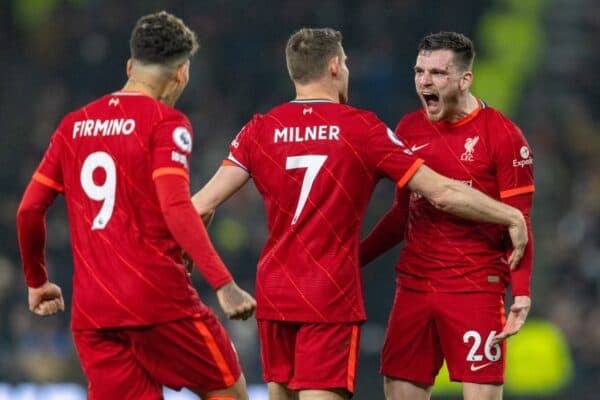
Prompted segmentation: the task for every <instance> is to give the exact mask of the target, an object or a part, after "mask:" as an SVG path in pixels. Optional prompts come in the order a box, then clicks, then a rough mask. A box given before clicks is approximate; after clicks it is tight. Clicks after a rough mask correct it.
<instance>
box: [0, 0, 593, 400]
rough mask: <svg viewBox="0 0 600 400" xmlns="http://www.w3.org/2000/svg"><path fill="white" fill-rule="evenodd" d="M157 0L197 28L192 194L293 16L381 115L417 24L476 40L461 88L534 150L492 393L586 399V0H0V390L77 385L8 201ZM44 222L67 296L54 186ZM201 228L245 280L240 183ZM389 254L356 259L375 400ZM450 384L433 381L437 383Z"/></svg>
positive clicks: (396, 113) (253, 232) (12, 392)
mask: <svg viewBox="0 0 600 400" xmlns="http://www.w3.org/2000/svg"><path fill="white" fill-rule="evenodd" d="M159 9H167V10H168V11H170V12H173V13H175V14H176V15H178V16H180V17H183V19H184V20H185V21H186V23H188V25H190V26H191V27H192V28H193V29H194V30H195V31H196V32H197V33H198V36H199V39H200V42H201V50H200V52H199V54H198V55H197V56H196V57H195V59H194V60H193V62H192V78H191V83H190V86H189V88H188V89H187V92H186V93H185V94H184V96H183V98H182V99H181V100H180V102H179V104H178V108H180V109H181V110H183V111H184V112H186V113H187V114H188V115H189V116H190V118H191V120H192V123H193V125H194V128H195V135H196V143H197V144H196V146H195V153H194V154H195V155H194V160H193V166H192V177H193V180H192V190H197V189H199V188H200V187H201V185H202V184H203V183H204V182H206V181H207V179H208V178H209V177H210V176H211V175H212V173H213V172H214V171H215V169H216V168H217V167H218V165H219V163H220V161H221V159H222V158H223V157H224V156H225V155H226V153H227V144H228V143H229V141H230V140H231V139H232V138H233V136H234V135H235V134H236V133H237V131H238V130H239V129H240V127H241V126H242V125H243V124H244V123H245V122H246V121H247V120H248V119H249V118H250V117H251V116H252V114H253V113H255V112H264V111H266V110H268V109H269V108H270V107H271V106H273V105H276V104H278V103H280V102H283V101H286V100H288V99H290V98H291V97H292V96H293V88H292V85H291V83H290V82H289V80H288V77H287V73H286V69H285V59H284V53H283V50H284V46H285V41H286V40H287V37H288V36H289V35H290V34H291V32H292V31H294V30H295V29H297V28H300V27H302V26H332V27H335V28H337V29H340V30H341V31H342V32H343V34H344V46H345V48H346V51H347V53H348V56H349V59H348V65H349V67H350V70H351V76H350V81H351V83H350V85H351V88H350V101H351V104H352V105H355V106H358V107H362V108H367V109H372V110H374V111H376V112H377V113H378V114H379V116H380V117H381V118H382V119H383V120H384V121H386V122H387V123H388V124H389V125H390V126H391V127H392V128H393V127H394V126H395V124H396V122H397V121H398V119H399V118H400V117H401V116H402V115H403V114H404V113H406V112H409V111H411V110H413V109H415V108H416V107H418V106H419V104H418V101H417V98H416V96H415V94H414V88H413V82H412V79H413V76H412V66H413V65H414V60H415V56H416V46H417V43H418V41H419V40H420V38H421V37H422V36H424V35H425V34H427V33H430V32H436V31H439V30H456V31H461V32H464V33H466V34H467V35H469V36H471V37H472V38H473V39H474V40H475V45H476V48H477V51H478V57H477V59H476V62H475V64H476V66H475V82H476V84H475V88H474V93H475V94H476V95H477V96H479V97H481V98H483V99H484V100H487V102H488V103H489V104H491V105H492V106H494V107H496V108H499V109H500V110H502V111H504V112H505V113H506V114H507V115H509V116H510V117H511V118H512V119H513V120H515V121H516V122H517V123H518V124H519V125H520V126H521V128H522V129H523V131H524V133H525V136H526V137H527V139H528V140H529V142H530V144H531V146H532V147H533V149H534V152H535V160H536V167H535V171H536V180H537V182H536V186H537V190H536V197H535V205H534V210H533V225H534V230H535V236H536V257H535V271H534V278H533V310H532V312H531V314H530V317H529V321H528V324H527V326H526V328H525V329H524V331H523V332H522V333H521V334H519V335H518V336H517V337H515V338H512V339H510V342H509V347H510V350H509V356H508V370H507V383H506V389H505V398H507V399H529V398H543V399H598V398H600V394H599V393H600V304H599V295H600V247H599V245H600V212H599V210H600V134H599V131H600V84H599V83H598V82H599V80H598V76H597V75H598V71H597V66H598V65H600V51H599V50H598V44H597V40H598V39H599V38H600V2H598V1H596V0H545V1H544V0H453V1H443V0H440V1H432V0H427V1H425V0H402V1H400V0H397V1H383V0H369V1H341V0H304V1H298V0H281V1H266V0H256V1H241V0H240V1H234V0H205V1H193V0H171V1H166V0H164V1H161V0H132V1H123V0H1V1H0V40H1V42H2V46H0V60H1V61H0V76H1V77H2V79H1V82H2V83H1V88H2V89H1V91H0V132H1V135H2V146H0V160H1V163H2V168H0V185H1V186H2V196H1V198H0V237H1V238H2V240H0V399H11V400H18V399H31V400H33V399H63V400H64V399H73V400H76V399H77V400H78V399H82V398H84V397H83V396H84V391H83V386H81V385H84V383H85V379H84V377H83V374H82V372H81V369H80V367H79V364H78V361H77V357H76V354H75V351H74V348H73V345H72V343H71V336H70V330H69V314H68V313H65V314H63V315H61V316H58V317H52V318H45V319H41V318H36V317H34V316H33V315H32V314H30V313H29V312H28V311H27V307H26V290H25V285H24V283H23V278H22V274H21V271H20V263H19V256H18V250H17V242H16V233H15V212H16V209H17V206H18V202H19V199H20V195H21V194H22V192H23V190H24V188H25V185H26V184H27V182H28V181H29V179H30V177H31V175H32V173H33V170H34V168H35V166H36V164H37V162H38V161H39V159H40V158H41V156H42V154H43V152H44V150H45V148H46V146H47V144H48V140H49V137H50V135H51V133H52V131H53V129H54V127H55V126H56V124H57V123H58V122H59V120H60V118H61V117H62V116H63V115H64V114H65V113H66V112H67V111H69V110H71V109H73V108H76V107H79V106H81V105H83V104H84V103H86V102H88V101H90V100H92V99H94V98H96V97H98V96H100V95H102V94H105V93H107V92H110V91H112V90H115V89H117V88H120V87H121V85H122V84H123V83H124V81H125V74H124V72H125V69H124V65H125V61H126V59H127V57H128V51H129V50H128V39H129V33H130V30H131V29H132V27H133V24H134V22H135V21H136V20H137V18H138V17H139V16H141V15H142V14H145V13H149V12H153V11H156V10H159ZM392 198H393V188H392V185H391V184H385V183H382V184H380V185H379V187H378V189H377V190H376V193H375V195H374V198H373V200H372V204H371V206H370V208H369V213H368V216H367V218H366V222H365V231H366V230H367V229H368V228H370V227H371V226H372V225H373V223H374V222H375V221H376V219H377V218H378V217H379V216H380V215H381V214H382V213H383V211H384V210H386V209H387V207H388V206H389V205H390V203H391V201H392ZM47 223H48V232H49V241H48V246H47V255H48V264H49V269H50V276H51V277H52V279H53V280H54V281H56V282H57V283H59V284H60V285H61V286H62V288H63V291H64V292H65V294H66V296H67V299H69V298H70V276H71V272H72V261H71V255H70V250H69V235H68V225H67V221H66V212H65V210H64V202H63V201H62V200H59V201H58V202H57V203H55V206H54V207H53V208H52V210H51V212H50V214H49V216H48V221H47ZM210 231H211V234H212V237H213V239H214V242H215V244H216V246H217V248H218V249H219V250H220V252H221V254H222V255H223V257H224V259H225V260H226V262H227V263H228V265H229V266H230V268H231V269H232V271H233V273H234V275H235V276H236V277H237V278H238V281H239V282H240V283H241V284H242V285H243V286H244V287H246V288H253V279H254V272H255V263H256V260H257V257H258V254H259V251H260V249H261V246H262V244H263V242H264V238H265V232H266V227H265V223H264V212H263V208H262V205H261V202H260V199H259V197H258V195H257V192H256V191H255V189H254V188H253V187H252V186H251V185H249V187H248V188H247V190H244V192H243V193H242V194H240V195H239V196H236V197H235V199H232V200H231V201H229V202H228V203H227V204H226V206H225V207H223V209H221V210H220V211H219V212H218V214H217V217H216V219H215V221H214V223H213V225H212V227H211V230H210ZM397 252H398V251H397V249H396V250H394V251H392V252H390V253H388V254H386V255H385V256H384V257H382V258H381V259H379V260H378V261H377V262H376V263H374V264H373V265H371V266H370V267H369V268H367V269H366V270H365V271H364V286H365V293H366V304H367V311H368V313H369V321H368V322H367V323H366V324H365V326H364V331H363V337H362V350H361V354H360V366H359V372H358V384H357V394H356V398H358V399H382V398H383V394H382V379H381V377H380V376H379V375H378V364H379V349H380V347H381V344H382V340H383V336H384V330H385V325H386V318H387V314H388V311H389V309H390V307H391V301H392V298H393V290H394V287H393V282H394V272H393V268H392V266H393V263H394V261H395V259H396V256H397ZM194 279H195V283H196V286H197V288H198V289H199V291H200V293H201V296H202V298H203V299H204V300H205V301H206V302H207V303H209V304H211V305H213V306H216V301H215V297H214V294H213V293H212V292H211V291H210V290H209V288H208V287H207V286H206V285H205V284H204V283H203V282H202V280H201V278H200V277H199V276H198V274H196V276H195V278H194ZM226 324H227V326H228V329H229V331H230V332H231V334H232V337H233V339H234V342H235V344H236V346H237V349H238V351H239V354H240V357H241V360H242V363H243V367H244V371H245V374H246V378H247V380H248V381H249V383H252V384H257V385H258V386H256V388H255V390H256V391H255V392H254V393H256V394H255V395H253V397H252V398H253V399H258V398H261V397H262V396H261V395H260V394H259V393H260V391H261V388H262V387H263V386H262V383H261V372H260V364H259V358H258V343H257V337H256V332H255V326H254V323H253V322H245V323H242V322H234V323H230V322H226ZM62 383H69V384H72V383H74V384H76V385H75V386H73V385H67V386H64V385H62ZM48 384H50V385H48ZM57 385H58V386H57ZM459 393H460V392H459V390H458V389H457V387H456V385H451V384H448V383H446V382H445V380H444V378H440V382H439V387H438V388H437V390H436V394H435V397H436V398H444V399H450V398H457V396H458V395H459ZM169 396H170V397H169V398H172V399H174V398H182V399H183V398H187V397H185V396H184V395H181V396H180V397H173V396H175V394H170V395H169Z"/></svg>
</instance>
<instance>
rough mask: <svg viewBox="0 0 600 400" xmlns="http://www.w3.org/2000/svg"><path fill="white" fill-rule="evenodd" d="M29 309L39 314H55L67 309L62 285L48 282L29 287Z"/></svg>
mask: <svg viewBox="0 0 600 400" xmlns="http://www.w3.org/2000/svg"><path fill="white" fill-rule="evenodd" d="M28 297H29V311H31V312H32V313H34V314H37V315H43V316H46V315H53V314H56V313H57V312H59V311H65V301H64V299H63V295H62V291H61V290H60V287H58V286H57V285H55V284H54V283H52V282H49V281H48V282H46V283H44V284H43V285H42V286H40V287H37V288H31V287H30V288H29V295H28Z"/></svg>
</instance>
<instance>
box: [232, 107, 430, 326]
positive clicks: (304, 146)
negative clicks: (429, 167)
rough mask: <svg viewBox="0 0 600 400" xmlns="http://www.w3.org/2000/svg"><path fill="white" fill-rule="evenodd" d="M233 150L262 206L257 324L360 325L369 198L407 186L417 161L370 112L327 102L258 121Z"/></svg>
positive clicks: (280, 111) (284, 109) (277, 112)
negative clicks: (361, 251)
mask: <svg viewBox="0 0 600 400" xmlns="http://www.w3.org/2000/svg"><path fill="white" fill-rule="evenodd" d="M394 141H396V143H394ZM230 150H231V154H230V158H229V159H230V161H232V162H233V163H236V164H238V165H240V166H242V167H243V168H245V169H247V170H248V171H249V172H250V174H251V175H252V177H253V178H254V181H255V184H256V186H257V188H258V190H259V191H260V193H261V195H262V196H263V199H264V201H265V205H266V212H267V219H268V225H269V239H268V241H267V243H266V245H265V248H264V250H263V253H262V255H261V258H260V261H259V265H258V277H257V289H256V297H257V303H258V304H259V306H258V311H257V317H258V318H263V319H273V320H289V321H304V322H343V321H360V320H364V319H365V311H364V305H363V298H362V288H361V285H362V283H361V277H360V273H359V268H358V239H359V231H360V227H361V223H362V219H363V215H364V212H365V209H366V207H367V203H368V200H369V198H370V195H371V193H372V191H373V188H374V186H375V184H376V182H377V180H378V179H379V177H380V176H382V175H387V176H389V177H391V178H392V179H393V180H395V181H401V180H402V178H403V177H404V176H405V175H406V176H408V178H410V176H412V173H411V171H412V172H414V170H412V169H411V167H414V168H415V169H416V166H418V165H420V162H419V161H418V160H416V159H415V158H413V157H412V156H411V155H410V151H408V150H407V149H406V148H405V147H404V146H403V145H402V144H401V143H400V142H399V141H397V140H396V139H395V137H394V136H393V133H391V132H390V131H389V130H388V129H387V127H386V126H385V124H383V123H382V122H381V121H380V120H379V119H377V117H376V116H375V115H374V114H372V113H369V112H365V111H362V110H358V109H355V108H352V107H349V106H345V105H340V104H338V103H334V102H331V101H325V100H309V101H293V102H290V103H286V104H283V105H281V106H279V107H276V108H274V109H273V110H271V111H270V112H269V113H267V114H265V115H264V116H263V115H257V116H255V117H254V119H253V120H252V121H251V122H249V123H248V124H247V125H246V126H245V127H244V129H242V131H241V132H240V134H239V135H238V137H237V138H236V139H235V140H234V141H233V142H232V144H231V146H230ZM408 178H407V179H408Z"/></svg>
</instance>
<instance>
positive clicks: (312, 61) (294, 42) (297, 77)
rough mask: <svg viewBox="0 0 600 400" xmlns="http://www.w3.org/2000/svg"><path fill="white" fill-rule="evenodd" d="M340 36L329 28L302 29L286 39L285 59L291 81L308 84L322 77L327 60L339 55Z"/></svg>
mask: <svg viewBox="0 0 600 400" xmlns="http://www.w3.org/2000/svg"><path fill="white" fill-rule="evenodd" d="M341 48H342V34H341V33H340V32H339V31H336V30H334V29H331V28H319V29H313V28H302V29H300V30H299V31H297V32H295V33H294V34H293V35H292V36H290V38H289V39H288V42H287V45H286V47H285V58H286V62H287V68H288V72H289V74H290V78H292V80H293V81H295V82H299V83H303V84H304V83H308V82H310V81H313V80H317V79H319V78H321V77H322V76H323V74H324V73H325V69H326V68H327V64H328V63H329V60H331V59H332V58H333V57H335V56H338V55H341Z"/></svg>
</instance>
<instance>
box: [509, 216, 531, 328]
mask: <svg viewBox="0 0 600 400" xmlns="http://www.w3.org/2000/svg"><path fill="white" fill-rule="evenodd" d="M508 233H509V234H510V240H511V242H512V245H513V251H512V253H511V254H510V257H509V258H508V263H509V264H510V269H511V270H514V269H516V268H517V266H518V265H519V262H520V261H521V258H522V257H523V254H525V246H527V241H528V237H527V225H526V223H525V219H524V218H523V216H522V215H521V220H520V221H519V223H516V224H512V225H510V226H509V227H508ZM515 300H516V299H515ZM528 310H529V309H528ZM525 316H527V314H525Z"/></svg>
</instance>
